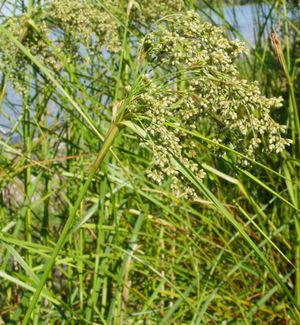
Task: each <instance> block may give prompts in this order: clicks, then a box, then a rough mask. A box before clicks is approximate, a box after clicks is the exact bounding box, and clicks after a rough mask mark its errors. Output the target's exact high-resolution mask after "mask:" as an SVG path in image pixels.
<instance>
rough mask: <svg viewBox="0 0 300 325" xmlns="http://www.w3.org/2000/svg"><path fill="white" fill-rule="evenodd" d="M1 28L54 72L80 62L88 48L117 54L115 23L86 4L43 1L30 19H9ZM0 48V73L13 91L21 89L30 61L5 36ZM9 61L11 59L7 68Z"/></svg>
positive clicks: (0, 42)
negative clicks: (9, 83)
mask: <svg viewBox="0 0 300 325" xmlns="http://www.w3.org/2000/svg"><path fill="white" fill-rule="evenodd" d="M4 25H5V28H6V29H7V30H8V31H9V32H10V33H11V34H12V35H13V36H14V37H15V38H16V39H17V40H18V41H19V42H21V43H22V45H24V46H25V47H26V48H27V49H28V50H30V53H31V54H32V55H34V56H35V57H36V58H37V59H38V60H39V61H40V62H41V63H43V64H44V65H46V66H47V67H48V68H49V69H51V70H52V71H55V72H59V71H61V70H62V69H63V67H64V64H66V63H70V62H76V63H77V64H78V63H80V62H81V61H84V59H85V58H84V53H85V51H86V49H88V48H92V49H93V51H94V52H95V53H102V52H101V51H103V50H105V51H107V52H108V53H116V52H119V51H121V41H120V37H119V30H118V29H119V23H118V22H117V20H116V19H115V18H114V17H112V16H111V15H110V14H109V13H107V12H106V11H105V10H104V9H103V8H101V7H96V6H93V5H91V4H89V3H87V2H86V1H72V0H54V1H46V2H45V4H44V5H43V7H42V8H39V7H37V8H36V9H35V11H34V12H33V13H32V14H31V16H30V17H29V16H28V15H27V14H23V15H21V16H19V17H12V18H9V19H8V20H7V21H6V22H5V24H4ZM0 48H1V62H0V70H1V71H2V72H4V73H7V72H8V71H10V80H11V82H12V83H13V85H14V86H15V88H17V90H21V91H22V90H24V89H23V88H24V85H23V83H24V82H23V81H22V78H23V76H24V69H25V68H26V67H27V63H31V62H30V60H29V59H28V58H27V56H26V55H25V54H24V53H23V52H22V51H21V50H20V49H18V47H17V46H16V45H15V44H14V43H13V42H10V41H9V42H8V41H7V38H6V37H0ZM12 58H15V60H14V61H13V63H14V64H13V65H12V66H11V62H12V61H11V60H12Z"/></svg>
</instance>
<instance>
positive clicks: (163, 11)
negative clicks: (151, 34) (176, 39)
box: [132, 0, 183, 24]
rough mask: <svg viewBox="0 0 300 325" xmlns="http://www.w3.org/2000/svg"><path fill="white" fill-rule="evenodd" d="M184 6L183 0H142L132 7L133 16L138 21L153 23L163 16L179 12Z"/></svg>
mask: <svg viewBox="0 0 300 325" xmlns="http://www.w3.org/2000/svg"><path fill="white" fill-rule="evenodd" d="M182 8H183V2H182V1H181V0H156V1H148V0H140V1H138V2H135V3H134V5H133V8H132V13H133V15H132V18H133V21H134V22H137V23H139V24H140V23H142V24H145V23H151V22H154V21H156V20H157V19H159V18H162V17H163V16H166V15H168V14H171V13H174V12H178V11H180V10H181V9H182Z"/></svg>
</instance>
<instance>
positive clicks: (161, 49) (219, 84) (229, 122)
mask: <svg viewBox="0 0 300 325" xmlns="http://www.w3.org/2000/svg"><path fill="white" fill-rule="evenodd" d="M143 51H144V52H145V56H146V58H147V63H146V64H147V67H146V68H145V69H146V70H147V76H145V77H144V78H143V80H142V84H143V86H141V87H142V88H143V89H144V91H142V92H141V93H140V94H139V95H138V96H136V97H135V98H134V100H133V102H132V106H131V109H130V110H131V111H132V112H135V113H136V114H137V116H138V118H139V119H140V120H141V119H142V123H143V125H144V126H145V128H146V130H147V133H148V134H149V136H150V139H148V140H146V141H147V145H148V146H149V145H150V146H152V150H153V153H154V154H153V161H152V168H151V170H150V171H149V172H148V175H149V177H150V178H151V179H152V180H154V181H156V182H157V183H159V184H160V183H162V182H163V180H164V179H165V178H166V176H171V179H172V188H173V190H174V193H175V194H176V195H179V193H181V194H183V195H184V196H186V197H194V194H195V193H194V191H193V189H192V187H189V186H186V185H184V186H182V185H183V184H182V183H183V180H182V179H181V177H180V176H179V173H178V169H177V167H176V164H174V162H172V159H171V158H172V157H176V158H177V159H179V160H180V161H181V163H183V164H184V165H185V166H186V167H187V168H189V169H190V170H192V171H193V172H194V173H195V174H198V176H199V178H202V177H203V176H204V173H203V171H202V170H201V169H199V167H198V164H197V162H196V157H197V153H196V148H197V146H196V143H195V141H194V139H193V137H191V136H189V135H188V134H187V133H185V132H184V131H183V130H182V129H185V130H188V131H191V130H194V129H196V128H198V127H199V126H200V125H201V126H204V125H205V126H206V129H208V132H210V133H211V134H216V135H217V138H216V139H215V141H216V142H218V143H222V144H224V145H226V146H227V147H230V148H232V149H235V150H238V151H239V152H241V153H243V154H245V155H247V156H248V157H249V158H251V159H256V158H257V156H258V155H259V154H260V153H261V151H262V150H265V151H267V152H276V153H278V152H281V151H282V150H283V149H284V148H285V146H286V145H288V144H289V143H290V140H288V139H285V138H283V137H282V133H283V132H284V131H285V128H284V126H281V125H279V124H278V123H276V122H275V121H274V120H273V119H272V118H271V116H270V110H271V109H272V107H280V106H281V105H282V104H281V99H280V98H266V97H265V96H263V95H262V94H261V92H260V90H259V88H258V85H257V84H256V83H251V82H248V81H246V80H241V79H240V78H239V75H238V70H237V68H236V66H235V62H234V61H235V60H236V59H237V58H238V57H239V56H243V55H245V53H246V50H245V48H244V46H243V45H242V44H241V43H240V42H238V41H232V40H229V39H228V38H227V37H225V36H224V34H223V32H222V30H221V29H220V28H217V27H214V26H212V25H211V24H209V23H207V22H203V21H202V20H201V18H200V17H199V16H198V15H197V14H196V13H195V12H188V13H187V14H179V15H175V16H171V17H167V18H166V19H165V20H164V21H162V23H161V25H160V26H158V27H157V28H156V30H155V31H154V32H152V33H150V34H148V35H147V36H146V37H145V39H144V42H143ZM176 125H178V126H180V127H179V128H176ZM220 151H221V150H220ZM222 153H223V152H222ZM241 162H243V163H245V164H246V163H247V161H241Z"/></svg>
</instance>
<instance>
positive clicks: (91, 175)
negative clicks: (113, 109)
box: [22, 123, 119, 325]
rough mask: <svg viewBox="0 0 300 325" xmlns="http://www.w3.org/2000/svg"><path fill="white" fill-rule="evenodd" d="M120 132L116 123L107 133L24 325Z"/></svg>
mask: <svg viewBox="0 0 300 325" xmlns="http://www.w3.org/2000/svg"><path fill="white" fill-rule="evenodd" d="M118 133H119V126H118V125H117V124H115V123H114V124H112V126H111V127H110V129H109V131H108V133H107V136H106V138H105V140H104V142H103V145H102V147H101V149H100V151H99V154H98V156H97V158H96V160H95V162H94V164H93V165H92V167H91V170H90V173H89V176H88V178H87V180H86V181H85V184H84V186H83V188H82V190H81V191H80V193H79V195H78V198H77V201H76V202H75V204H74V207H73V209H72V211H71V212H70V215H69V217H68V220H67V222H66V224H65V226H64V229H63V231H62V234H61V236H60V237H59V240H58V242H57V243H56V245H55V247H54V249H53V252H52V255H51V257H50V259H49V260H48V262H47V263H46V265H45V267H44V273H43V275H42V277H41V279H40V282H39V284H38V286H37V288H36V291H35V293H34V295H33V297H32V301H31V303H30V305H29V308H28V310H27V312H26V314H25V317H24V320H23V323H22V324H23V325H27V324H28V321H29V320H30V317H31V314H32V312H33V311H34V308H35V306H36V304H37V302H38V300H39V297H40V294H41V291H42V289H43V287H44V285H45V283H46V281H47V279H48V276H49V274H50V272H51V270H52V267H53V265H54V263H55V259H56V257H57V255H58V254H59V251H60V250H61V248H62V247H63V246H64V244H65V243H66V240H67V238H68V235H69V233H70V230H71V228H72V225H73V222H74V220H75V217H76V213H77V210H78V209H79V208H80V205H81V202H82V201H83V199H84V197H85V194H86V192H87V190H88V188H89V186H90V184H91V182H92V180H93V178H94V175H95V173H96V172H97V170H98V169H99V167H100V165H101V163H102V162H103V160H104V158H105V157H106V154H107V153H108V151H109V149H110V147H111V145H112V143H113V142H114V140H115V138H116V137H117V135H118Z"/></svg>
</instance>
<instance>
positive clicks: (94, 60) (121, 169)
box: [0, 0, 300, 324]
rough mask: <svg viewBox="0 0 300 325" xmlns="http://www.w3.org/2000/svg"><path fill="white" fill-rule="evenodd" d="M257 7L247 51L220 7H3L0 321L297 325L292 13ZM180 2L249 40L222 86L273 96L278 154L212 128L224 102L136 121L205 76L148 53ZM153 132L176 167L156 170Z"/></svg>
mask: <svg viewBox="0 0 300 325" xmlns="http://www.w3.org/2000/svg"><path fill="white" fill-rule="evenodd" d="M264 4H265V5H266V7H263V8H262V6H261V5H262V3H261V1H254V2H253V6H254V8H256V11H255V12H256V14H257V20H258V25H257V27H258V33H257V38H256V40H255V44H249V43H247V39H243V37H242V35H241V34H240V32H239V30H238V28H235V26H234V24H233V23H232V21H228V20H227V19H226V18H225V17H224V11H223V6H224V5H225V3H223V2H222V1H218V3H217V4H215V5H214V6H211V2H210V1H209V2H207V1H205V0H204V1H193V0H190V1H184V2H183V1H179V0H178V1H167V0H165V1H163V0H161V1H155V2H150V1H130V0H129V1H126V0H124V1H122V0H119V1H118V0H111V1H100V0H93V1H84V2H81V1H80V2H78V1H70V0H63V1H58V0H57V1H55V0H54V1H39V0H36V1H34V0H28V1H23V0H14V1H8V0H1V1H0V12H1V26H0V31H1V37H0V45H1V46H0V53H1V54H0V58H1V60H0V68H1V87H0V104H1V115H0V124H1V125H0V127H1V129H0V130H1V138H0V145H1V146H0V150H1V151H0V188H1V192H0V229H1V230H0V252H1V260H0V261H1V264H0V268H1V270H0V323H2V324H268V323H270V324H299V318H300V314H299V312H300V265H299V264H300V259H299V258H300V223H299V222H300V205H299V204H300V201H299V200H300V196H299V177H300V175H299V168H300V160H299V155H300V151H299V146H300V141H299V139H300V138H299V137H300V126H299V101H300V97H299V90H300V89H299V82H297V81H299V65H300V59H299V52H300V42H299V16H300V15H299V7H298V4H297V2H294V1H291V2H289V1H285V0H275V1H266V2H264ZM190 10H195V11H197V14H198V15H199V16H200V17H202V18H201V19H203V21H205V20H208V21H210V22H211V23H212V24H216V23H217V24H219V25H222V27H223V30H224V33H225V34H227V35H228V37H229V36H230V37H232V36H234V37H235V38H238V39H240V40H242V41H245V42H246V44H247V47H248V49H249V54H248V55H242V56H239V59H237V60H235V63H234V64H236V65H237V67H238V79H237V83H238V84H239V83H240V80H242V79H247V80H249V81H254V80H257V81H258V85H259V87H260V89H261V91H262V93H263V94H265V95H266V96H267V97H269V98H271V97H274V96H275V97H279V96H282V97H283V106H282V107H280V108H274V109H273V110H272V111H271V115H272V117H273V118H274V120H276V121H277V122H279V123H280V124H282V125H285V126H286V128H283V130H281V131H283V133H284V137H285V138H287V139H291V140H292V144H291V145H290V146H286V148H285V150H281V149H282V148H281V149H280V150H277V149H276V148H277V147H276V148H275V145H277V144H278V141H277V140H276V142H275V144H274V148H275V149H276V150H273V153H272V152H269V151H268V150H267V148H268V146H270V145H271V144H272V141H271V142H270V139H268V138H267V136H265V135H263V138H262V145H261V146H259V147H258V149H259V150H258V151H257V152H256V153H255V155H250V153H251V152H249V151H247V150H244V149H245V148H244V147H243V146H239V145H236V146H235V145H234V143H240V140H239V137H240V138H243V135H242V134H240V133H238V132H233V131H232V129H231V126H230V125H229V126H226V127H224V126H222V128H221V127H220V128H219V129H218V127H216V126H215V124H213V123H214V121H215V120H217V119H218V116H219V115H222V112H223V111H222V110H221V111H218V109H219V107H214V105H213V104H211V106H209V109H210V111H209V114H208V115H205V118H202V115H201V116H200V115H197V114H198V113H197V114H195V115H193V114H192V113H191V116H188V117H186V116H187V115H186V114H188V113H186V112H189V110H192V109H193V108H194V107H193V106H190V107H189V106H187V107H185V111H184V112H185V113H184V114H183V115H182V119H181V120H175V122H177V123H175V124H174V120H172V118H173V117H174V116H172V114H171V117H170V116H169V117H168V116H167V117H166V119H164V120H163V121H162V122H161V121H160V123H161V124H158V125H159V128H160V129H159V130H158V131H157V129H156V130H154V131H153V130H152V129H151V125H153V123H154V124H155V123H156V120H159V118H160V117H161V116H162V114H165V113H164V111H163V110H162V111H159V112H158V111H157V110H158V109H162V108H163V107H161V106H163V105H167V104H166V101H167V99H168V96H169V94H170V93H171V92H172V91H173V93H180V94H184V96H186V97H184V96H183V95H182V97H180V99H183V100H182V102H183V103H185V102H186V100H187V99H190V97H188V96H191V92H192V93H193V91H194V90H192V91H191V90H190V88H189V85H190V84H189V83H190V82H191V81H190V80H192V78H196V77H197V78H198V77H199V76H200V77H199V78H201V76H202V72H203V71H204V70H201V69H202V68H201V67H200V68H199V66H201V64H200V63H199V66H198V61H197V62H196V63H195V64H196V66H195V64H194V63H193V64H194V65H193V64H192V68H191V66H189V68H186V66H185V63H182V62H183V61H181V60H182V56H181V57H177V58H176V56H175V58H176V60H178V62H179V63H178V65H177V66H176V67H177V68H178V66H179V68H178V69H177V70H172V69H173V68H172V66H171V67H169V65H170V64H174V65H176V64H177V63H176V62H177V61H176V60H174V61H173V60H169V57H168V56H166V57H164V56H163V54H162V53H163V51H164V50H165V53H167V51H171V50H172V46H170V48H168V46H169V45H168V42H167V41H166V43H165V46H164V47H163V48H161V47H159V41H160V40H161V41H165V39H164V38H159V37H162V36H160V34H159V33H160V32H161V33H162V35H164V34H163V31H164V28H165V29H168V28H172V26H173V25H172V24H175V26H176V20H178V25H179V26H180V24H181V23H182V24H184V23H186V24H188V21H187V22H185V21H184V20H183V18H182V17H185V16H183V15H184V13H185V12H187V11H190ZM178 13H181V15H182V16H175V17H179V18H178V19H177V18H175V23H174V22H173V23H169V24H170V25H168V22H166V20H165V22H163V23H161V21H160V22H158V20H159V19H160V20H161V18H162V17H163V16H165V15H169V16H168V17H173V16H172V15H174V14H178ZM212 13H213V14H212ZM190 15H191V14H190ZM180 17H181V20H180ZM216 17H217V19H216ZM170 19H172V18H170ZM182 20H183V21H182ZM157 26H160V27H159V28H158V29H157ZM197 26H198V25H197ZM201 26H202V25H201ZM203 26H204V25H203ZM174 28H175V27H174ZM207 28H208V29H209V27H207ZM199 29H200V25H199ZM151 31H155V32H154V38H152V41H153V42H154V43H155V40H158V43H157V44H158V45H157V48H155V49H154V50H153V51H154V52H151V51H150V50H149V49H148V48H147V42H146V43H145V42H144V43H143V37H144V36H145V35H146V34H147V33H149V32H151ZM204 31H205V33H206V32H207V30H206V29H205V28H204ZM197 32H198V29H197V28H196V31H195V33H197ZM155 33H156V34H155ZM205 33H204V35H205ZM179 36H180V35H179ZM218 37H221V36H218ZM222 37H223V36H222ZM191 39H192V40H188V41H187V43H184V44H186V45H187V46H188V45H189V44H190V43H188V42H190V41H191V42H194V41H195V40H194V39H193V37H191ZM200 40H203V38H200ZM217 40H218V39H217ZM220 40H222V42H219V43H220V44H221V45H222V44H225V43H226V42H227V41H226V39H225V38H224V39H223V38H222V39H221V38H220ZM205 42H206V43H205ZM205 42H204V43H203V44H204V47H205V46H209V44H210V42H211V37H210V38H208V39H207V40H206V41H205ZM179 43H180V42H179ZM141 44H144V45H143V46H142V45H141ZM193 44H194V43H193ZM220 44H219V45H218V41H216V47H217V46H221V45H220ZM226 44H227V43H226ZM198 45H199V44H198ZM198 45H197V46H198ZM151 46H152V43H150V45H149V47H150V48H151ZM155 46H156V45H155ZM197 46H196V48H197ZM199 46H200V45H199ZM228 46H231V45H228ZM141 49H142V50H141ZM157 49H158V50H157ZM175 52H176V51H175ZM148 53H150V54H151V53H152V56H150V57H149V56H147V55H148ZM180 53H181V54H182V53H183V54H182V55H183V57H184V55H185V54H186V53H187V52H185V51H184V50H183V51H182V52H180ZM201 53H202V52H201ZM212 53H213V52H212ZM187 56H188V55H187ZM190 56H192V57H194V56H195V52H191V54H190ZM210 58H211V57H209V59H210ZM187 59H188V58H187ZM218 60H221V59H219V58H218ZM174 62H175V63H174ZM200 62H201V61H200ZM203 62H204V61H203ZM206 62H208V61H206ZM217 62H221V61H217ZM222 62H223V61H222ZM230 62H231V61H230ZM189 64H190V63H189ZM209 64H211V66H212V67H214V65H213V63H209ZM222 64H223V63H222ZM222 64H221V63H218V64H217V66H218V67H222ZM224 64H225V63H224ZM232 64H233V63H232ZM230 66H231V65H229V67H227V66H226V67H225V68H226V69H229V70H230V69H231V68H230ZM180 67H182V69H181V68H180ZM208 67H210V66H208ZM225 68H224V69H225ZM229 70H224V71H225V72H226V73H225V74H224V76H222V78H223V79H222V80H223V83H224V86H223V88H224V87H225V85H227V86H228V85H230V82H232V80H233V75H231V73H235V72H229ZM153 71H154V72H153ZM174 71H175V72H174ZM207 71H208V72H209V73H210V77H209V78H207V79H205V81H204V85H205V84H206V82H207V83H208V82H210V83H211V84H209V85H212V88H213V85H214V84H217V82H218V78H219V75H218V74H217V72H216V71H214V70H207ZM230 71H231V70H230ZM214 73H215V74H214ZM149 75H150V76H151V78H152V80H153V83H154V84H155V88H154V90H153V87H152V85H153V83H150V82H149V79H147V77H149ZM225 77H227V79H226V78H225ZM224 78H225V79H224ZM197 80H198V79H197ZM224 80H225V81H224ZM170 81H171V82H170ZM151 87H152V88H151ZM232 87H233V89H234V90H233V91H232V93H230V95H231V96H234V94H236V92H238V88H236V87H238V86H237V85H235V84H234V83H233V86H232ZM229 88H230V87H229ZM201 89H202V88H201ZM151 91H152V92H151ZM199 91H201V90H198V91H194V93H195V95H197V94H199ZM218 91H219V90H218ZM228 91H229V90H228ZM141 94H146V95H147V94H150V95H149V97H145V96H144V97H143V100H140V101H139V99H140V98H141ZM216 94H217V95H215V94H214V97H216V96H217V97H218V94H219V93H218V92H217V93H216ZM246 95H247V96H248V97H249V98H248V100H249V101H250V102H251V100H252V99H251V95H249V94H245V93H243V92H242V93H241V97H237V98H238V101H240V102H241V104H240V105H241V107H243V105H245V107H247V106H246V105H247V98H246V99H245V103H246V104H243V103H244V102H242V100H243V99H244V98H243V97H245V96H246ZM151 96H152V97H151ZM193 96H194V95H193ZM259 98H260V97H259ZM178 100H179V99H178ZM259 100H260V99H259ZM275 101H276V100H275ZM133 103H134V105H133ZM147 103H148V104H149V103H153V105H156V106H155V109H156V110H153V109H152V108H153V107H154V106H153V107H149V105H148V104H147ZM160 103H163V105H162V104H160ZM176 103H177V102H176ZM259 103H260V102H259ZM219 104H220V103H218V105H219ZM180 105H183V104H182V103H181V104H180ZM191 105H192V104H191ZM259 105H260V104H259ZM259 105H258V106H259ZM170 107H171V106H170ZM255 109H256V107H255ZM255 109H254V113H253V114H258V113H255V112H256V111H255ZM214 110H215V111H214ZM153 112H154V113H153ZM155 112H156V113H155ZM157 112H158V113H157ZM213 112H215V115H213ZM257 112H259V110H257ZM155 114H156V115H155ZM174 114H175V113H174ZM176 114H177V113H176ZM193 116H194V117H197V118H195V119H194V121H193V122H191V120H190V118H191V117H193ZM251 116H252V115H251ZM256 116H257V118H258V119H259V118H261V116H260V115H259V114H258V115H256ZM208 117H209V118H208ZM252 117H253V118H254V115H253V116H252ZM154 119H155V121H154V122H153V120H154ZM184 119H185V120H184ZM172 123H173V124H172ZM191 124H193V128H191V127H190V126H191ZM149 125H150V126H149ZM155 125H156V124H155ZM164 128H166V130H168V132H171V131H170V130H175V131H174V132H173V131H172V132H173V133H172V132H171V133H168V135H170V134H171V140H170V141H171V142H164V143H163V142H162V140H161V139H162V136H161V134H162V133H159V132H160V131H161V130H165V129H164ZM152 131H153V132H154V136H153V137H152V138H151V132H152ZM155 132H156V133H155ZM226 132H229V133H226ZM230 132H232V133H230ZM266 132H267V131H266ZM226 134H230V137H229V138H227V139H226V138H225V139H223V140H222V142H220V141H219V140H218V139H219V138H221V137H222V135H226ZM263 134H264V133H263ZM152 135H153V134H152ZM234 136H236V138H237V139H236V140H234V141H236V142H234V141H233V137H234ZM172 137H174V138H172ZM176 137H178V139H179V140H180V141H179V144H178V146H180V144H181V143H184V141H185V145H182V147H180V148H181V149H182V150H181V151H180V150H179V151H176V150H177V149H178V148H179V147H176V145H175V148H174V150H173V149H172V144H173V143H174V141H173V140H174V139H175V138H176ZM172 139H173V140H172ZM184 139H185V140H184ZM165 141H167V140H165ZM168 141H169V139H168ZM172 141H173V142H172ZM245 141H248V140H247V139H246V140H245ZM249 141H250V140H249ZM175 142H176V141H175ZM166 143H168V144H169V145H168V147H167V149H168V150H169V151H168V154H165V156H164V157H165V158H166V159H170V161H172V163H171V165H170V166H171V167H172V168H173V169H171V171H168V172H164V173H163V174H162V173H161V170H160V169H159V168H160V167H159V166H160V165H159V164H160V162H159V158H160V157H162V155H163V154H162V152H164V151H163V150H162V147H163V148H164V147H166ZM192 145H193V148H194V149H195V151H196V154H192V152H191V151H190V149H191V148H190V147H191V146H192ZM161 146H162V147H161ZM274 148H273V149H274ZM246 149H247V148H246ZM256 149H257V148H256ZM159 150H162V151H159ZM157 152H158V153H159V154H157ZM176 153H178V154H176ZM181 155H183V156H184V155H186V157H187V158H188V159H187V158H184V157H183V156H181ZM184 159H187V160H184ZM191 161H192V162H193V164H191ZM151 166H152V167H151ZM153 166H154V169H153ZM174 166H175V167H174ZM155 171H158V172H157V173H155ZM174 175H175V176H174ZM174 177H175V181H174ZM176 179H178V182H177V183H176ZM174 182H175V185H176V186H175V185H174ZM177 185H178V187H177Z"/></svg>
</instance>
